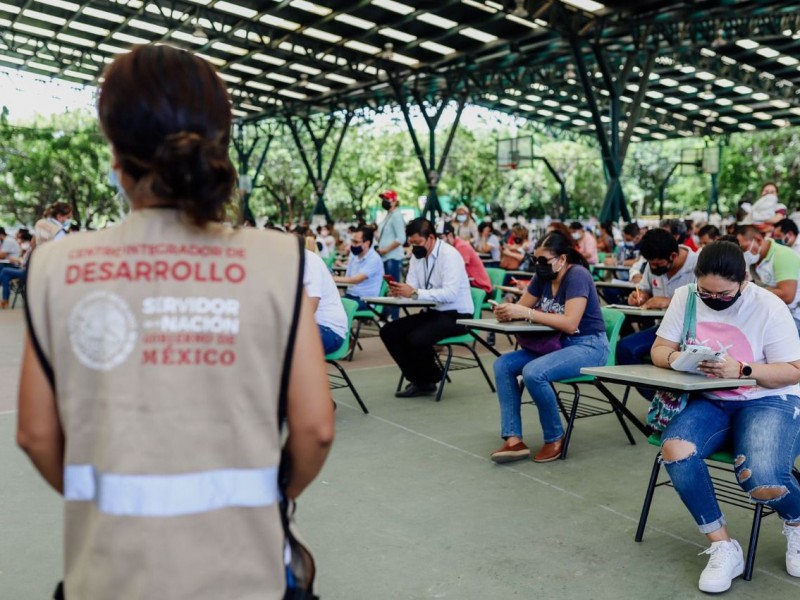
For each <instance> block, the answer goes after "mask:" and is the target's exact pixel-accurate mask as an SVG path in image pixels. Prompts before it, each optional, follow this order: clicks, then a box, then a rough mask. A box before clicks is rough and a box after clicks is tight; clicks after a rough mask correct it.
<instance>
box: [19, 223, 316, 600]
mask: <svg viewBox="0 0 800 600" xmlns="http://www.w3.org/2000/svg"><path fill="white" fill-rule="evenodd" d="M301 257H302V253H301V251H300V244H299V243H298V240H297V239H296V238H295V237H294V236H290V235H286V234H280V233H277V232H266V231H260V230H253V229H241V230H232V229H229V228H224V227H222V226H217V225H214V226H209V227H207V228H206V229H204V230H199V229H197V228H193V227H190V226H188V225H186V224H185V223H184V222H183V220H182V218H181V216H180V213H178V212H177V211H176V210H173V209H148V210H141V211H135V212H133V213H132V214H131V215H130V217H129V218H128V219H127V220H126V221H125V222H124V223H123V224H122V225H120V226H118V227H114V228H111V229H107V230H103V231H99V232H91V233H81V234H73V235H70V236H68V237H67V238H65V239H64V240H62V241H59V242H57V243H53V244H46V245H44V246H43V247H42V248H40V249H39V250H37V252H36V253H35V255H34V256H33V258H32V259H31V265H30V272H29V276H28V284H27V285H28V288H27V289H28V292H27V294H28V299H29V302H28V311H29V322H30V326H31V328H32V334H33V336H34V338H35V343H36V344H37V346H38V352H39V353H40V357H41V359H42V362H43V364H44V365H45V369H46V370H48V369H52V375H53V383H54V386H55V390H56V396H57V400H58V410H59V415H60V418H61V424H62V426H63V429H64V433H65V436H66V454H65V471H64V477H65V486H64V487H65V489H64V495H65V500H66V509H65V510H66V514H65V561H66V564H65V591H66V597H67V598H68V599H69V600H107V599H108V600H110V599H114V600H134V599H136V600H141V599H147V600H154V599H159V600H171V599H186V600H190V599H191V600H206V599H207V600H223V599H224V600H250V599H252V600H255V599H258V600H263V599H265V598H267V599H272V598H281V597H282V595H283V590H284V585H285V577H284V569H283V562H284V561H283V541H284V539H283V538H284V536H283V530H282V526H281V522H280V515H279V508H278V504H277V502H278V498H279V496H278V487H277V469H278V464H279V461H280V439H279V435H278V423H277V411H278V401H279V396H280V394H281V391H282V389H285V388H282V386H285V385H286V383H287V379H286V378H287V377H288V366H287V363H288V362H289V361H288V360H287V351H288V349H289V345H290V339H293V335H294V334H293V332H294V327H295V323H296V320H297V314H298V313H297V310H298V307H299V300H300V294H301V290H302V277H301V272H300V271H301V269H300V265H301V260H302V258H301Z"/></svg>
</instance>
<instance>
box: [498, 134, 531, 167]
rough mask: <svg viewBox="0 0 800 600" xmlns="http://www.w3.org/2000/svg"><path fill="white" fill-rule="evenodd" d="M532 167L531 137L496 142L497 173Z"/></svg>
mask: <svg viewBox="0 0 800 600" xmlns="http://www.w3.org/2000/svg"><path fill="white" fill-rule="evenodd" d="M532 166H533V138H532V137H530V136H528V137H521V138H508V139H503V140H497V169H498V170H499V171H516V170H517V169H525V168H530V167H532Z"/></svg>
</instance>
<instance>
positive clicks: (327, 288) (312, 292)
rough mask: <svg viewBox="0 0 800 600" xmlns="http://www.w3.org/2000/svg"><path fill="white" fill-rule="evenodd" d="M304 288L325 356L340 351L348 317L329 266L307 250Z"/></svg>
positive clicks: (345, 333) (345, 334)
mask: <svg viewBox="0 0 800 600" xmlns="http://www.w3.org/2000/svg"><path fill="white" fill-rule="evenodd" d="M305 255H306V265H305V271H304V272H303V287H304V288H305V290H306V294H307V295H308V297H309V299H310V300H311V304H312V305H313V306H314V320H315V321H316V322H317V326H318V327H319V333H320V336H321V337H322V347H323V349H324V350H325V354H330V353H331V352H333V351H335V350H338V349H339V348H340V347H341V345H342V343H343V342H344V338H345V337H346V336H347V314H346V313H345V312H344V306H342V300H341V297H340V296H339V290H338V289H336V284H335V283H334V282H333V277H332V276H331V273H330V271H328V267H326V266H325V263H324V262H323V261H322V259H321V258H320V257H319V256H317V255H316V254H314V253H313V252H309V251H308V250H306V251H305Z"/></svg>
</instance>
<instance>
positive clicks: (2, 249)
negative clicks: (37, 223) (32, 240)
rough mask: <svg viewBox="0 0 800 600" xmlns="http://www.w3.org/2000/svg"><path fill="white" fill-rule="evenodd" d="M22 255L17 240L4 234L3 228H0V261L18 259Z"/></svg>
mask: <svg viewBox="0 0 800 600" xmlns="http://www.w3.org/2000/svg"><path fill="white" fill-rule="evenodd" d="M21 254H22V250H20V247H19V244H18V243H17V240H15V239H14V238H13V237H11V236H10V235H8V234H6V230H5V228H4V227H0V259H2V260H10V259H12V258H19V257H20V255H21Z"/></svg>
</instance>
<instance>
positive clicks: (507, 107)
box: [0, 0, 800, 599]
mask: <svg viewBox="0 0 800 600" xmlns="http://www.w3.org/2000/svg"><path fill="white" fill-rule="evenodd" d="M798 39H800V3H795V2H770V1H765V2H756V1H753V0H741V1H740V0H724V1H723V0H708V1H698V2H688V1H684V2H682V1H676V2H669V1H666V0H640V1H638V2H635V3H634V2H621V1H619V2H606V3H605V4H604V5H602V4H598V3H591V2H588V1H578V0H575V1H572V2H566V1H564V2H562V1H557V0H550V1H532V2H525V1H516V0H513V1H506V2H492V1H479V0H461V1H456V0H441V1H436V2H434V1H422V0H406V1H403V2H397V1H394V0H372V1H366V0H361V1H350V2H342V1H336V2H318V3H312V2H308V1H305V0H280V1H277V2H272V1H255V0H251V1H248V2H245V1H241V0H240V1H237V2H229V1H223V0H197V1H178V0H176V1H169V2H147V1H141V0H118V1H111V0H108V1H99V0H95V1H93V0H81V1H75V2H73V1H68V0H44V1H42V0H24V1H23V2H13V1H11V0H5V1H0V65H3V66H5V67H10V68H18V69H22V70H25V71H29V72H33V73H37V74H39V75H42V76H45V77H51V76H52V77H58V78H61V79H66V80H68V81H72V82H75V83H78V84H83V85H91V86H94V85H97V84H98V83H99V82H100V80H101V77H102V70H103V68H104V66H105V64H106V63H108V62H109V61H110V60H111V59H112V58H113V56H114V55H115V54H116V53H119V52H122V51H125V49H126V48H127V47H128V46H129V45H130V44H134V43H146V42H151V41H161V42H164V43H170V44H174V45H179V46H182V47H184V48H187V49H190V50H192V51H194V52H197V53H199V54H201V55H202V56H203V57H205V58H206V59H207V60H209V61H211V62H212V63H213V64H215V65H216V66H217V68H218V69H219V70H220V73H221V75H222V76H223V78H224V79H225V80H226V82H227V83H228V86H229V90H230V92H231V96H232V99H233V102H234V111H235V115H236V117H237V118H238V122H237V124H236V125H235V131H234V134H235V136H234V137H235V140H236V144H237V151H238V158H239V168H240V173H241V174H242V175H244V176H245V177H246V178H248V179H249V180H250V183H251V185H252V186H258V185H259V172H260V170H261V169H262V168H263V165H264V164H267V163H268V157H269V149H270V142H271V141H272V140H273V139H275V137H276V136H280V135H286V136H288V137H290V138H291V139H292V140H294V142H295V145H296V148H297V156H298V160H299V161H302V162H303V163H304V165H305V166H306V169H307V172H308V175H309V178H310V179H311V180H312V181H314V183H315V189H316V193H317V197H318V202H317V207H316V211H317V212H320V213H324V211H325V204H324V197H325V188H326V185H327V181H328V179H329V178H330V175H331V173H332V172H333V169H335V163H336V155H337V148H338V146H339V145H340V144H341V140H342V139H343V136H344V135H346V132H347V127H348V126H349V124H351V123H353V122H354V121H355V120H357V119H361V118H365V117H367V116H368V115H369V114H370V113H371V112H372V111H377V112H380V111H386V110H394V109H395V108H396V107H399V108H400V109H401V110H402V111H403V115H404V117H405V118H406V120H407V122H408V124H409V133H410V136H409V142H410V143H411V144H412V145H413V147H414V150H415V154H416V156H417V158H418V162H419V166H420V177H423V178H424V180H425V181H426V182H427V183H428V185H429V195H428V206H427V207H426V210H427V212H428V213H429V214H430V213H435V212H437V211H438V210H439V205H438V200H437V194H436V191H437V184H438V179H439V174H440V173H441V172H442V170H443V168H444V164H445V162H446V160H447V154H448V149H449V145H450V140H451V139H452V137H451V136H452V133H451V132H450V133H448V134H443V133H442V131H441V130H439V129H438V128H437V125H438V119H439V117H440V116H441V112H442V110H443V108H444V107H445V106H446V105H454V106H456V107H459V108H460V107H463V106H464V105H466V104H468V103H469V104H474V105H479V106H484V107H487V108H492V109H497V110H501V111H503V112H506V113H509V114H514V115H517V116H520V117H522V118H525V119H527V120H528V121H530V122H531V123H532V124H533V125H534V126H535V127H537V128H540V129H541V130H542V131H544V132H547V133H550V134H552V135H556V136H565V137H571V136H580V137H582V138H588V139H592V140H593V141H594V142H595V143H596V146H597V148H598V152H600V154H601V156H602V158H603V164H604V170H605V174H606V177H607V184H608V185H607V188H608V191H607V196H606V199H605V202H604V207H603V216H604V217H611V218H616V217H618V216H620V215H622V216H623V217H624V216H626V214H627V207H626V203H625V198H624V196H623V194H622V188H621V186H620V184H619V178H620V176H621V173H622V166H623V164H624V158H625V155H626V151H627V149H628V147H629V144H630V143H631V142H638V141H648V140H663V139H668V138H677V137H698V138H700V137H702V138H708V139H709V140H711V141H712V142H714V143H722V141H724V139H725V136H727V135H730V134H732V133H735V132H747V131H753V130H756V129H767V128H777V127H788V126H794V125H797V124H799V123H800V106H799V105H798V102H797V91H798V86H799V85H800V71H798V60H797V57H798ZM416 110H422V111H423V112H424V114H425V115H426V116H427V125H428V130H425V131H415V129H414V128H413V127H412V126H411V114H412V113H413V112H414V111H416ZM458 112H460V111H458ZM437 134H439V135H437ZM251 189H252V188H251ZM246 191H247V189H246V188H245V192H246ZM244 197H245V202H246V199H247V193H245V195H244ZM22 331H23V323H22V315H21V311H19V310H17V311H10V312H4V313H2V314H0V356H2V357H3V358H4V361H2V367H1V368H2V369H4V370H5V371H6V375H7V377H6V381H8V382H12V383H11V384H10V385H8V387H7V389H6V394H5V395H4V396H3V399H2V401H0V477H1V478H2V481H3V482H4V485H3V488H2V491H0V507H2V510H1V511H0V531H2V532H3V544H0V565H2V567H1V568H0V597H2V598H6V597H7V598H40V597H41V598H44V597H47V594H48V593H49V592H50V591H51V588H52V586H53V584H54V583H55V581H56V580H57V579H58V577H59V576H60V572H61V567H60V564H61V550H60V543H59V540H60V537H61V527H62V521H61V504H60V502H59V499H58V498H57V497H56V496H55V494H53V493H52V492H50V491H49V490H48V489H47V488H46V486H45V484H44V483H43V482H42V481H41V480H40V479H39V477H38V476H37V475H36V474H35V473H34V472H33V469H32V468H31V466H30V465H29V464H28V463H27V461H26V459H25V458H24V456H23V455H22V454H21V453H20V452H19V451H18V450H16V449H15V448H14V443H13V429H14V422H15V413H14V398H15V397H16V391H17V390H16V388H15V387H14V386H15V384H14V383H13V382H16V372H17V368H18V361H19V355H20V348H21V339H22ZM365 345H366V348H365V352H361V353H358V354H357V357H356V359H355V361H354V362H353V363H350V364H348V365H347V368H348V371H349V372H350V373H351V375H352V377H353V379H354V381H355V384H356V386H357V387H358V389H359V391H360V393H361V395H362V397H363V398H364V400H365V402H366V403H367V405H368V406H369V408H370V414H369V415H364V414H362V413H361V412H360V411H359V410H358V407H357V406H356V405H355V404H354V402H353V400H352V398H351V397H350V396H349V395H348V392H347V390H338V391H336V392H334V397H335V399H336V400H337V402H338V404H339V410H338V413H337V426H338V438H337V441H336V444H335V447H334V450H333V453H332V455H331V458H330V460H329V462H328V464H327V466H326V468H325V470H324V471H323V473H322V475H321V477H320V478H319V480H318V481H317V482H316V483H315V484H314V485H313V486H312V487H311V488H310V489H309V491H308V492H307V494H306V495H305V496H304V497H303V499H302V501H301V503H300V512H299V521H300V526H301V529H302V530H303V531H304V533H305V535H306V537H307V538H308V540H309V541H310V542H311V544H312V547H313V548H314V550H315V552H316V554H317V557H318V560H319V565H320V580H319V584H320V592H321V593H322V595H323V597H324V598H343V599H344V598H347V599H352V598H459V599H471V598H476V599H478V598H480V599H486V598H490V599H493V598H498V599H500V598H507V597H520V598H530V597H538V596H544V597H550V596H556V595H560V596H562V597H567V598H590V597H591V598H596V599H603V598H641V597H645V596H646V597H648V598H654V599H656V598H665V599H666V598H676V597H679V598H692V597H701V594H700V593H699V592H697V591H696V578H697V575H698V573H699V571H700V569H701V568H702V565H703V564H704V562H705V561H704V559H702V558H698V557H696V556H695V555H696V553H697V552H699V551H700V550H701V549H702V547H703V546H702V545H701V544H702V542H703V540H702V538H701V536H699V535H698V534H697V533H696V531H695V528H694V526H693V524H692V523H691V519H690V517H689V516H688V514H687V513H686V511H685V509H684V508H683V506H682V505H681V504H680V502H679V500H678V498H677V497H676V496H675V494H674V493H672V492H670V491H668V490H667V491H661V492H659V494H658V495H657V497H656V502H655V504H654V509H653V514H652V516H651V521H650V524H649V526H648V532H647V534H646V537H645V541H644V543H643V544H636V543H634V542H633V535H634V531H635V527H636V519H637V518H638V512H639V509H640V507H641V501H642V497H643V495H644V488H645V485H646V482H647V476H648V474H649V471H650V466H651V463H652V459H653V455H654V453H655V449H654V448H652V447H649V446H647V445H646V444H644V443H643V440H641V439H640V440H639V443H638V444H637V445H636V446H630V445H628V444H627V442H626V441H625V438H624V436H623V435H622V432H621V431H620V429H619V426H618V424H617V423H616V421H615V420H614V419H613V418H612V417H610V416H609V417H604V418H596V419H586V420H583V421H581V422H579V425H578V426H577V427H576V430H575V435H574V437H573V442H572V445H571V448H570V458H569V459H568V460H566V461H558V462H555V463H551V464H547V465H536V464H534V463H528V462H526V463H521V464H515V465H511V466H505V467H500V466H495V465H492V464H491V463H490V462H489V460H488V454H489V452H490V451H491V450H493V449H494V448H495V447H496V446H497V445H498V435H497V403H496V397H495V396H494V395H493V394H491V393H489V392H488V390H487V389H486V387H485V383H484V382H483V380H482V378H481V376H480V374H479V373H478V372H477V371H463V372H458V373H456V374H455V375H454V377H453V383H452V384H451V385H449V386H448V388H447V390H446V392H445V396H444V398H443V401H442V402H441V403H438V404H437V403H434V402H432V401H431V400H430V399H426V398H417V399H413V400H404V401H399V400H397V399H395V398H394V397H393V390H394V382H395V381H396V377H397V375H398V371H397V369H396V367H394V366H393V365H392V364H391V362H390V361H389V359H388V356H387V355H386V353H385V351H384V350H383V347H382V346H381V345H380V342H379V341H378V340H377V339H376V338H371V339H367V340H365ZM486 359H487V361H489V362H490V360H491V359H490V357H488V356H487V357H486ZM631 408H632V410H634V412H635V413H636V414H637V415H639V416H640V417H643V416H644V412H645V411H646V404H645V403H644V401H643V400H642V399H641V398H638V397H636V398H633V399H632V400H631ZM524 420H525V427H526V431H527V432H529V435H530V437H531V439H532V445H534V446H535V445H536V444H537V443H538V442H539V441H540V440H539V438H538V437H537V436H538V426H537V425H536V418H535V410H534V409H532V408H527V409H526V411H525V412H524ZM728 518H729V521H730V523H731V527H732V530H733V531H734V532H735V533H736V535H737V536H739V537H740V538H744V537H745V536H746V532H747V530H748V528H749V520H750V515H749V514H748V513H745V512H744V511H739V510H734V509H731V510H730V511H729V514H728ZM778 526H779V525H778V523H777V522H776V521H775V520H774V518H771V519H768V520H767V521H766V522H765V525H764V530H763V532H762V536H761V541H760V547H759V555H758V560H757V563H756V566H757V569H756V575H755V577H754V579H753V581H752V582H750V583H745V582H742V581H741V580H737V581H736V582H735V584H734V590H733V591H732V592H731V593H734V594H736V595H737V598H756V597H758V598H763V597H770V598H790V597H794V596H796V595H797V593H798V587H800V585H799V584H798V582H797V580H793V579H792V578H790V577H788V576H787V575H786V573H785V572H784V571H783V568H782V561H783V552H784V551H785V546H784V540H783V537H782V536H780V535H779V533H778Z"/></svg>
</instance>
